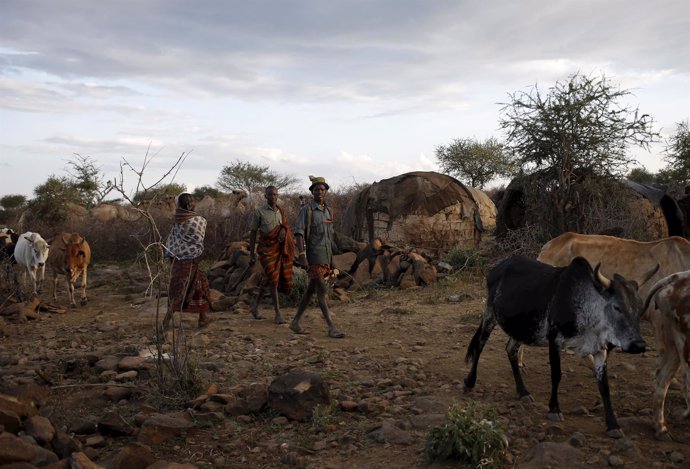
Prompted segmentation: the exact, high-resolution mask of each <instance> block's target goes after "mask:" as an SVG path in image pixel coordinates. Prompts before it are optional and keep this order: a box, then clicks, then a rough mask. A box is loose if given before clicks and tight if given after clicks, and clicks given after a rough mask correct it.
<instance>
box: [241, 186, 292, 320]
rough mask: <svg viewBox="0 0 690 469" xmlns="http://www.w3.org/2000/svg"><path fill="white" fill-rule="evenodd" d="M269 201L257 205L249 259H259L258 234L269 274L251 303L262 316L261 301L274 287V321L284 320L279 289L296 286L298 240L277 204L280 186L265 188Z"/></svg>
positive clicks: (250, 240)
mask: <svg viewBox="0 0 690 469" xmlns="http://www.w3.org/2000/svg"><path fill="white" fill-rule="evenodd" d="M265 196H266V204H265V205H263V206H261V207H259V208H257V209H256V211H255V212H254V218H253V219H252V224H251V227H250V229H251V233H250V235H249V252H250V254H249V263H250V265H251V264H254V262H256V252H255V251H254V247H255V246H256V241H257V235H258V240H259V243H258V249H257V251H258V253H259V262H261V266H262V267H263V269H264V273H265V274H266V275H265V278H264V280H263V282H262V284H261V286H260V288H259V294H258V295H257V296H256V298H255V299H254V301H253V303H252V305H251V313H252V316H254V319H261V314H259V303H260V302H261V297H262V295H263V292H264V290H265V289H266V288H268V289H270V291H271V299H272V300H273V309H274V311H275V317H274V319H273V322H274V323H276V324H284V323H285V320H284V319H283V317H282V316H281V314H280V303H279V301H278V291H282V292H285V293H287V292H289V291H290V289H291V288H292V259H293V258H294V257H295V241H294V239H293V237H292V231H291V230H290V227H289V226H288V224H287V219H286V218H285V212H283V209H282V208H281V207H280V206H279V205H278V204H277V202H278V189H277V188H276V187H275V186H268V187H267V188H266V192H265Z"/></svg>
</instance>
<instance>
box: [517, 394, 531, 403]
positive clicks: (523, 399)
mask: <svg viewBox="0 0 690 469" xmlns="http://www.w3.org/2000/svg"><path fill="white" fill-rule="evenodd" d="M520 401H521V402H524V403H526V404H531V403H532V402H534V398H533V397H532V395H531V394H525V395H524V396H520Z"/></svg>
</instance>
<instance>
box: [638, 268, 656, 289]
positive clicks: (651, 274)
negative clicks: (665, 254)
mask: <svg viewBox="0 0 690 469" xmlns="http://www.w3.org/2000/svg"><path fill="white" fill-rule="evenodd" d="M659 267H660V265H659V264H657V265H656V266H654V267H653V268H652V269H650V270H649V271H648V272H646V273H645V274H644V275H643V276H642V278H641V279H640V286H642V285H644V284H645V283H647V281H649V279H650V278H652V277H654V274H656V273H657V271H658V270H659Z"/></svg>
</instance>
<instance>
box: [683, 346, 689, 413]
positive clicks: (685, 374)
mask: <svg viewBox="0 0 690 469" xmlns="http://www.w3.org/2000/svg"><path fill="white" fill-rule="evenodd" d="M683 390H684V392H685V412H683V419H687V418H688V417H690V358H688V359H687V360H686V361H685V363H683Z"/></svg>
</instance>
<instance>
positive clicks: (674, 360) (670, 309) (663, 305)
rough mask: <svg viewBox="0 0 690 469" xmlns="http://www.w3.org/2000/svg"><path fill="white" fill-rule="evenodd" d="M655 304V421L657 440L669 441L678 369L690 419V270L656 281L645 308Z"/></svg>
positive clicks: (653, 322) (653, 318) (684, 415)
mask: <svg viewBox="0 0 690 469" xmlns="http://www.w3.org/2000/svg"><path fill="white" fill-rule="evenodd" d="M652 302H654V303H655V305H656V308H657V310H656V311H653V312H652V314H651V320H652V324H653V325H654V335H655V336H656V341H657V347H658V349H659V365H658V367H657V369H656V376H655V388H654V409H655V415H654V422H655V424H656V437H657V438H658V439H664V440H668V439H670V436H669V433H668V428H666V423H665V420H664V401H665V400H666V393H667V392H668V386H669V384H671V380H672V379H673V377H674V375H675V374H676V372H677V371H678V369H679V368H682V370H683V382H684V394H685V403H686V406H687V408H686V409H685V412H684V413H683V418H687V417H688V416H690V270H686V271H684V272H678V273H675V274H673V275H669V276H668V277H664V278H662V279H661V280H659V281H658V282H656V283H655V284H654V285H653V286H652V289H651V290H650V293H649V296H648V297H647V300H646V301H645V305H644V308H645V309H647V307H648V306H649V305H650V303H652Z"/></svg>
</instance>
